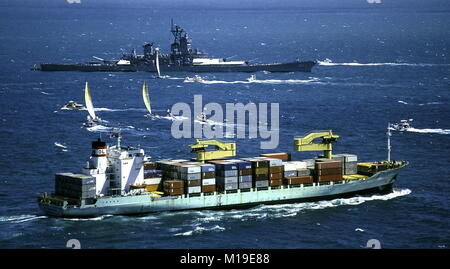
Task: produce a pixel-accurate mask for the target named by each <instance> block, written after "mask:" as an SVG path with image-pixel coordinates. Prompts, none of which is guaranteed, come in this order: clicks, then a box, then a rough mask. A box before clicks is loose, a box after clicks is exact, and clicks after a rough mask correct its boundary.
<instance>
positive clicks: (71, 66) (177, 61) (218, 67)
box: [32, 22, 316, 73]
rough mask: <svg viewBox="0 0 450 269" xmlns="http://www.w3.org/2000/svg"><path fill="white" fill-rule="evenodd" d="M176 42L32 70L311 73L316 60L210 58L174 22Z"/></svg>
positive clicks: (48, 64) (148, 45)
mask: <svg viewBox="0 0 450 269" xmlns="http://www.w3.org/2000/svg"><path fill="white" fill-rule="evenodd" d="M170 32H171V33H172V35H173V37H174V41H173V43H172V44H171V46H170V50H171V52H170V54H162V53H158V52H159V49H158V48H156V47H155V46H154V44H153V43H152V42H150V43H146V44H145V45H144V46H143V53H144V54H143V55H138V54H137V53H136V49H132V51H131V53H129V54H124V55H122V57H121V58H120V59H119V60H104V59H101V58H99V57H94V58H95V59H96V61H90V62H86V63H67V64H66V63H42V64H40V67H37V66H34V67H33V68H32V70H41V71H83V72H137V71H145V72H155V73H156V72H158V67H159V71H160V72H162V73H167V72H195V73H202V72H208V73H215V72H258V71H268V72H311V69H312V67H313V66H314V65H315V64H316V62H315V61H298V60H296V61H292V62H286V63H270V64H251V63H249V62H248V61H231V60H229V59H227V58H208V54H207V53H206V52H204V51H202V50H199V49H196V48H192V41H191V38H190V37H189V36H188V34H187V33H186V31H185V30H184V29H182V28H181V27H180V26H178V25H174V24H173V22H172V26H171V30H170Z"/></svg>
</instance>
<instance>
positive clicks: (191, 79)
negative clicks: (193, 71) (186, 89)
mask: <svg viewBox="0 0 450 269" xmlns="http://www.w3.org/2000/svg"><path fill="white" fill-rule="evenodd" d="M184 82H200V83H201V82H204V80H203V78H202V77H201V76H199V75H195V76H194V77H186V78H185V79H184Z"/></svg>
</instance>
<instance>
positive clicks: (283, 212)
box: [196, 189, 411, 224]
mask: <svg viewBox="0 0 450 269" xmlns="http://www.w3.org/2000/svg"><path fill="white" fill-rule="evenodd" d="M410 193H411V190H409V189H394V190H393V192H391V193H389V194H385V195H379V194H377V195H372V196H356V197H352V198H340V199H334V200H330V201H318V202H310V203H297V204H277V205H261V206H258V207H255V208H252V209H248V210H231V211H218V212H211V211H206V212H198V214H200V217H199V218H197V219H196V222H197V223H200V224H201V223H211V222H219V223H221V222H223V221H224V220H226V219H237V220H241V221H247V220H251V219H267V218H285V217H293V216H297V215H298V214H299V213H300V212H304V211H308V210H321V209H326V208H333V207H339V206H356V205H360V204H362V203H365V202H369V201H376V200H384V201H385V200H390V199H394V198H397V197H401V196H405V195H408V194H410Z"/></svg>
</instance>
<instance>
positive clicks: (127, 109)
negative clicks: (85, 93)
mask: <svg viewBox="0 0 450 269" xmlns="http://www.w3.org/2000/svg"><path fill="white" fill-rule="evenodd" d="M94 110H95V111H105V112H121V111H147V110H146V109H145V108H123V109H112V108H107V107H98V108H94Z"/></svg>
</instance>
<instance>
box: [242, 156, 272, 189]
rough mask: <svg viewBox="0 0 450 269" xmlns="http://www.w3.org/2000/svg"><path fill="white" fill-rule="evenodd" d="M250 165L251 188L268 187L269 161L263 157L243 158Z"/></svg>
mask: <svg viewBox="0 0 450 269" xmlns="http://www.w3.org/2000/svg"><path fill="white" fill-rule="evenodd" d="M242 160H244V161H249V162H251V164H252V173H253V186H255V188H263V187H268V186H269V161H268V160H265V159H264V158H263V157H256V158H244V159H242Z"/></svg>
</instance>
